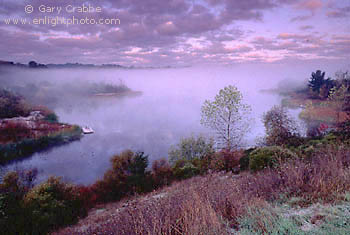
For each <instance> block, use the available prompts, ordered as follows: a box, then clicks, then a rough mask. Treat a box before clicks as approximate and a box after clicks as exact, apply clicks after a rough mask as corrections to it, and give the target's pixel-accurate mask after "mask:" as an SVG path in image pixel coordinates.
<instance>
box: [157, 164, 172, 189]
mask: <svg viewBox="0 0 350 235" xmlns="http://www.w3.org/2000/svg"><path fill="white" fill-rule="evenodd" d="M173 177H174V176H173V171H172V169H171V166H170V165H169V163H168V161H167V160H166V159H164V158H163V159H160V160H155V161H154V162H153V163H152V180H153V187H154V188H159V187H161V186H164V185H169V184H170V183H171V182H172V180H173Z"/></svg>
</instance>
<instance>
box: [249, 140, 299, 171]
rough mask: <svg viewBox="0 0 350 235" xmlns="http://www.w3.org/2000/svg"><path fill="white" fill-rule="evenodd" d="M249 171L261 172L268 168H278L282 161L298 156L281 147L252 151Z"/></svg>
mask: <svg viewBox="0 0 350 235" xmlns="http://www.w3.org/2000/svg"><path fill="white" fill-rule="evenodd" d="M249 157H250V160H249V169H250V170H252V171H259V170H262V169H264V168H267V167H276V166H277V165H278V163H279V161H281V160H286V159H291V158H296V157H297V155H296V154H295V153H293V152H292V151H290V150H289V149H285V148H282V147H279V146H271V147H263V148H258V149H256V150H254V151H252V152H251V153H250V155H249Z"/></svg>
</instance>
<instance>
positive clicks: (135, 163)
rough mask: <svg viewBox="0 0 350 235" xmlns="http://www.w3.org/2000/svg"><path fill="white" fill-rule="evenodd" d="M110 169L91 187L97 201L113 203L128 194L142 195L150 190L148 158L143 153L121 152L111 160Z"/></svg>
mask: <svg viewBox="0 0 350 235" xmlns="http://www.w3.org/2000/svg"><path fill="white" fill-rule="evenodd" d="M111 163H112V169H110V170H108V171H107V172H106V173H105V174H104V177H103V179H102V180H100V181H97V182H96V183H95V185H93V186H92V187H93V189H94V191H95V192H96V193H97V197H98V198H97V200H98V201H113V200H118V199H121V198H122V197H125V196H127V195H128V194H134V193H142V192H146V191H148V190H150V189H151V179H150V174H149V172H146V168H147V165H148V156H147V155H144V153H143V152H138V153H134V152H132V151H130V150H126V151H123V152H122V153H121V154H119V155H115V156H113V157H112V158H111Z"/></svg>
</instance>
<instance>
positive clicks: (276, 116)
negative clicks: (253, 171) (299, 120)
mask: <svg viewBox="0 0 350 235" xmlns="http://www.w3.org/2000/svg"><path fill="white" fill-rule="evenodd" d="M263 122H264V126H265V130H266V137H265V142H266V144H267V145H268V146H274V145H278V146H280V145H288V144H295V143H296V142H298V140H299V139H300V138H299V137H300V133H299V130H298V127H297V124H296V121H295V120H294V119H293V118H292V117H291V116H290V115H289V114H288V112H287V110H286V109H285V108H284V107H282V106H274V107H272V108H271V110H269V111H268V112H266V113H264V116H263Z"/></svg>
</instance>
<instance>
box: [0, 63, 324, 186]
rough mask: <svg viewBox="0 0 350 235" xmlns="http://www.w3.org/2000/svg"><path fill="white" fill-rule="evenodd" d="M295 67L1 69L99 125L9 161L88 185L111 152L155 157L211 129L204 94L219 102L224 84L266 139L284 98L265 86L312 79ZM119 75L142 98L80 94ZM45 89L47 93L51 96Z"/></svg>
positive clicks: (68, 115)
mask: <svg viewBox="0 0 350 235" xmlns="http://www.w3.org/2000/svg"><path fill="white" fill-rule="evenodd" d="M316 69H317V68H315V70H316ZM294 71H296V70H295V69H294V68H290V67H289V68H286V67H283V66H278V65H274V66H273V65H270V66H258V65H256V66H237V67H218V68H215V67H194V68H179V69H134V70H120V69H119V70H118V69H116V70H112V69H105V70H104V69H96V70H92V69H87V70H77V69H70V70H62V69H60V70H52V69H48V70H24V71H17V72H10V73H2V75H1V77H0V79H1V82H2V86H5V87H9V88H11V89H14V90H18V91H22V95H23V96H25V97H26V98H28V99H29V100H31V99H32V100H33V97H31V95H32V94H31V92H34V90H36V89H43V92H42V93H43V95H42V97H41V99H40V96H39V99H38V96H36V100H33V102H39V101H40V102H41V103H42V104H44V105H47V106H48V107H50V108H51V109H53V110H54V111H55V112H56V114H57V115H58V116H59V120H60V122H65V123H70V124H78V125H80V126H86V125H87V126H90V127H92V128H93V129H94V130H95V133H94V134H92V135H85V136H84V137H83V138H82V139H81V140H80V141H75V142H72V143H70V144H68V145H64V146H60V147H56V148H53V149H51V150H50V151H47V152H42V153H37V154H34V155H33V156H32V157H29V158H26V159H24V160H21V161H18V162H14V163H11V164H9V165H8V166H7V167H6V169H5V170H6V171H7V170H11V169H15V168H19V169H28V168H33V167H37V168H38V170H39V172H40V175H39V180H43V179H45V178H46V177H47V176H48V175H55V176H62V177H63V178H64V179H65V180H67V181H72V182H74V183H83V184H88V183H92V182H94V181H95V180H96V179H97V178H101V177H102V176H103V173H104V172H105V171H106V170H107V168H109V166H110V164H109V159H110V157H111V156H112V155H113V154H116V153H119V152H121V151H123V150H125V149H131V150H134V151H144V152H145V153H146V154H148V155H149V160H150V162H152V161H153V160H155V159H159V158H162V157H167V153H168V149H169V147H170V146H171V145H174V144H177V143H178V142H179V140H180V139H181V138H182V137H189V136H191V135H192V134H193V135H198V134H200V133H203V134H204V135H207V136H210V135H212V134H213V133H211V131H210V130H208V129H206V128H204V127H203V126H201V125H200V108H201V105H202V104H203V102H204V100H205V99H213V98H214V96H215V95H216V94H217V93H218V91H219V90H220V89H222V88H223V87H225V86H226V85H235V86H237V87H238V89H239V90H240V91H241V92H242V93H243V96H244V99H245V102H246V103H248V104H249V105H251V107H252V110H253V113H252V116H253V118H254V121H252V123H251V131H250V133H249V135H248V136H247V138H246V144H247V146H249V145H254V144H255V143H256V140H257V138H258V137H262V136H264V127H263V124H262V122H261V118H262V114H263V113H264V112H266V111H268V110H269V109H270V108H271V107H272V106H273V105H278V104H280V101H281V97H279V96H278V95H277V94H273V93H268V92H259V91H260V90H263V89H271V88H276V87H278V86H279V84H281V81H283V80H284V81H286V80H285V79H288V80H287V81H289V83H285V84H288V85H287V87H291V86H294V84H298V83H301V81H304V80H305V79H306V78H308V77H309V75H310V73H311V72H312V71H313V68H311V69H310V68H305V69H303V68H299V69H298V70H297V71H298V74H296V73H294ZM120 79H121V80H122V81H123V83H124V84H125V85H126V86H128V87H129V88H131V89H132V90H134V91H141V92H142V95H140V96H135V97H128V96H126V97H87V96H83V95H81V94H83V93H84V89H87V87H88V84H93V83H100V82H105V83H111V84H120ZM290 81H292V82H290ZM292 84H293V85H292ZM45 89H46V90H47V91H49V92H46V93H45ZM37 94H38V92H37ZM39 94H41V93H40V92H39ZM294 115H297V111H295V112H294Z"/></svg>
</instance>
